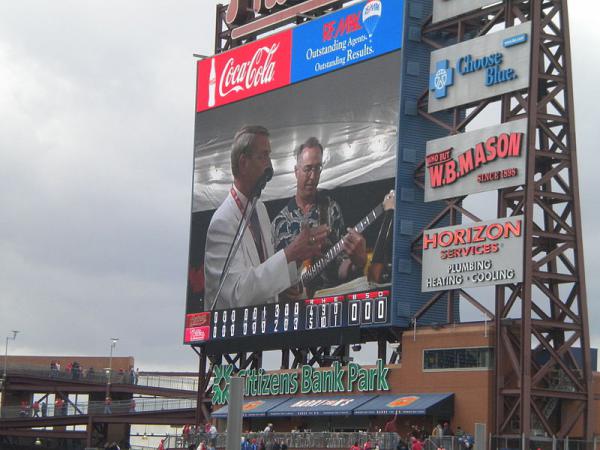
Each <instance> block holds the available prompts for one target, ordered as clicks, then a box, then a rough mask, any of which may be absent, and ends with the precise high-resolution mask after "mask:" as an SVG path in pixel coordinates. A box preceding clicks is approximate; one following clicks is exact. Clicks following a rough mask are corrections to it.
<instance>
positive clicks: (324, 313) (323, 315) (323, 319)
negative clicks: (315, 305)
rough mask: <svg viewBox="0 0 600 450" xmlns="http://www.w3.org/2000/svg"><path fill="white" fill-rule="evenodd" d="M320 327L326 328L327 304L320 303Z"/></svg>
mask: <svg viewBox="0 0 600 450" xmlns="http://www.w3.org/2000/svg"><path fill="white" fill-rule="evenodd" d="M321 328H327V305H326V304H322V305H321Z"/></svg>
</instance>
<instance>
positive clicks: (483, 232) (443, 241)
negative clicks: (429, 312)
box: [421, 216, 525, 292]
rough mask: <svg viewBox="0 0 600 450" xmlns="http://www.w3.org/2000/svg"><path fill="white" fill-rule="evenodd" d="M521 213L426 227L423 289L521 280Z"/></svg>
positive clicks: (431, 289)
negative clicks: (487, 219)
mask: <svg viewBox="0 0 600 450" xmlns="http://www.w3.org/2000/svg"><path fill="white" fill-rule="evenodd" d="M524 226H525V225H524V221H523V216H513V217H506V218H502V219H496V220H491V221H485V222H476V223H471V224H463V225H455V226H451V227H446V228H436V229H432V230H425V232H424V233H423V260H422V261H423V274H422V280H421V289H422V291H423V292H431V291H440V290H448V289H461V288H471V287H479V286H493V285H496V284H507V283H518V282H520V281H523V234H524Z"/></svg>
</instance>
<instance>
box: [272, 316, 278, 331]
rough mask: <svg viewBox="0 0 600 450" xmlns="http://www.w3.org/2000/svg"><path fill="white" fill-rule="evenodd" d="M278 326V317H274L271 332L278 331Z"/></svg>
mask: <svg viewBox="0 0 600 450" xmlns="http://www.w3.org/2000/svg"><path fill="white" fill-rule="evenodd" d="M278 326H279V319H277V318H275V320H273V333H277V332H278V331H279V330H278V329H277V327H278Z"/></svg>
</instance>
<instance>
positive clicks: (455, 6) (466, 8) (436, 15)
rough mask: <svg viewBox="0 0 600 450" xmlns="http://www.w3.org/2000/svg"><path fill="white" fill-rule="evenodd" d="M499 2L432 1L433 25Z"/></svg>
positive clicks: (492, 0) (475, 0)
mask: <svg viewBox="0 0 600 450" xmlns="http://www.w3.org/2000/svg"><path fill="white" fill-rule="evenodd" d="M498 2H499V0H433V23H436V22H441V21H442V20H446V19H450V18H451V17H456V16H460V15H461V14H464V13H468V12H470V11H475V10H476V9H480V8H483V7H485V6H490V5H493V4H494V3H498Z"/></svg>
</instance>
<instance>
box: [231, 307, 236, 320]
mask: <svg viewBox="0 0 600 450" xmlns="http://www.w3.org/2000/svg"><path fill="white" fill-rule="evenodd" d="M231 321H232V322H235V309H234V310H232V311H231Z"/></svg>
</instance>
